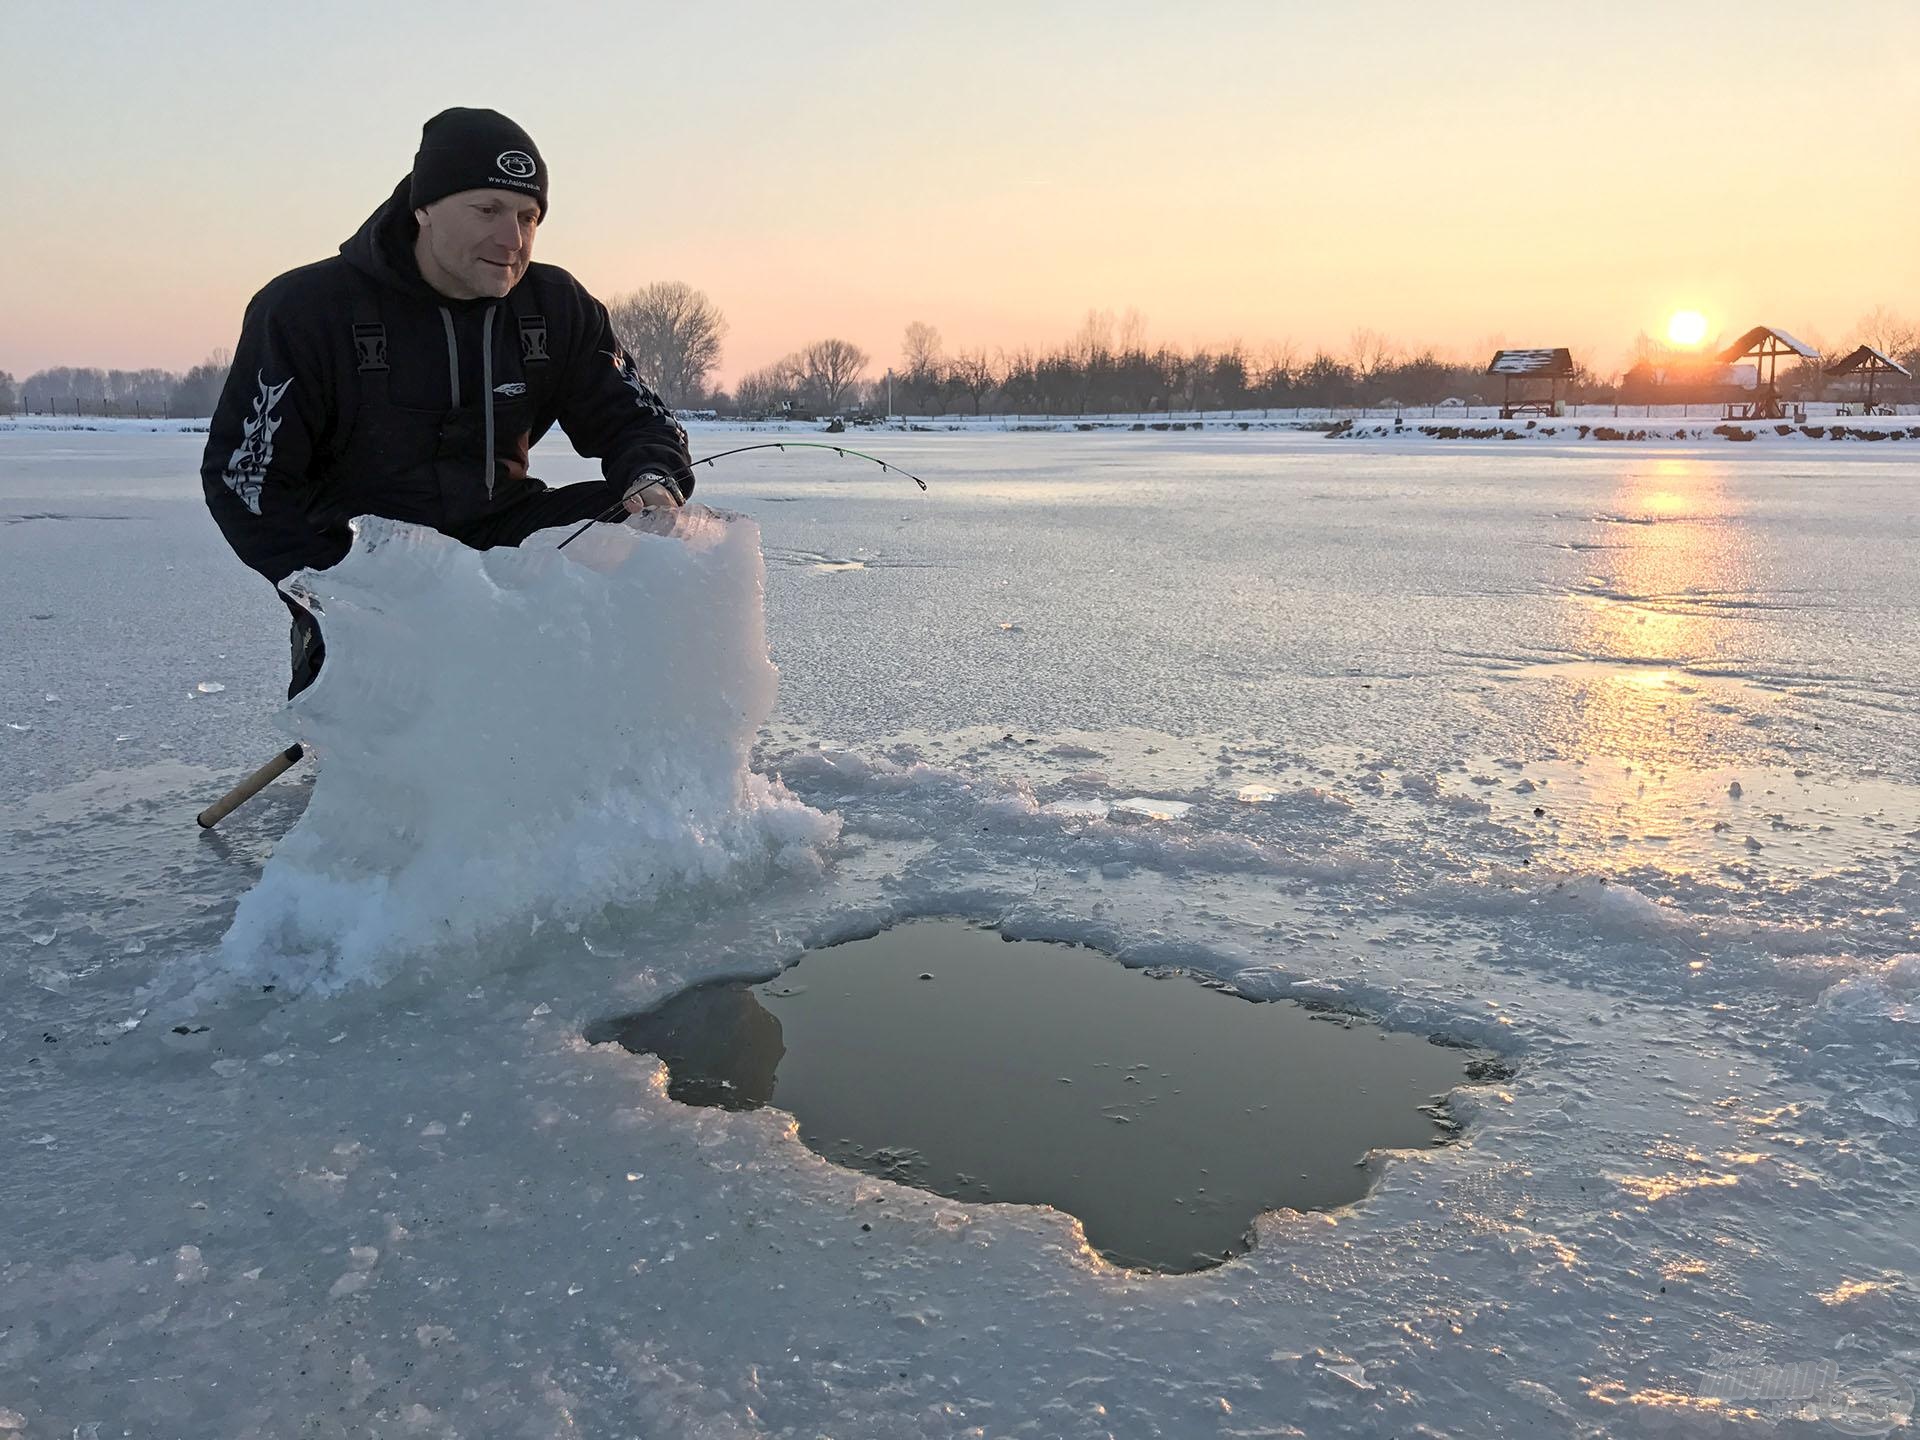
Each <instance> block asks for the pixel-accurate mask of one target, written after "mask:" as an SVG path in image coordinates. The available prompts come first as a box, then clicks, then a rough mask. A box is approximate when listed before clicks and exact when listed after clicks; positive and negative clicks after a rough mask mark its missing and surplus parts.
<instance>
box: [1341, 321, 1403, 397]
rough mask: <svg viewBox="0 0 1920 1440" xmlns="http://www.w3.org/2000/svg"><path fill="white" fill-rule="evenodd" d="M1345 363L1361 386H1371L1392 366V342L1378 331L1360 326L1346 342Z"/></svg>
mask: <svg viewBox="0 0 1920 1440" xmlns="http://www.w3.org/2000/svg"><path fill="white" fill-rule="evenodd" d="M1347 363H1348V364H1349V365H1350V366H1351V367H1352V368H1353V373H1354V374H1355V376H1357V377H1358V378H1359V380H1360V383H1361V384H1363V385H1368V384H1371V383H1372V382H1373V381H1374V380H1375V379H1376V378H1378V376H1379V374H1380V372H1381V371H1382V370H1385V369H1386V368H1387V367H1388V366H1389V365H1391V364H1393V342H1392V341H1390V340H1388V339H1387V337H1386V336H1384V335H1382V334H1381V333H1380V332H1379V331H1378V330H1369V329H1368V328H1367V327H1366V326H1364V325H1362V326H1361V327H1360V328H1359V329H1357V330H1355V331H1354V332H1353V336H1352V338H1351V339H1350V340H1349V341H1348V342H1347Z"/></svg>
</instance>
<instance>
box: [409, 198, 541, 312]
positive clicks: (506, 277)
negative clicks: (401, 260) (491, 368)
mask: <svg viewBox="0 0 1920 1440" xmlns="http://www.w3.org/2000/svg"><path fill="white" fill-rule="evenodd" d="M414 217H415V218H416V219H417V220H419V222H420V240H419V243H418V244H417V245H416V246H415V247H414V254H415V256H416V257H417V258H418V259H419V261H420V274H421V276H422V277H423V278H424V279H425V280H426V282H427V283H428V284H429V285H431V286H432V287H433V288H434V289H436V290H438V291H439V292H440V293H441V294H442V295H445V296H447V297H448V298H449V299H452V300H478V299H481V298H482V297H485V296H492V297H494V298H496V299H497V298H499V297H500V296H502V295H505V294H506V293H507V292H508V291H509V290H511V289H513V287H514V286H515V285H517V284H519V283H520V277H521V276H522V275H525V274H526V273H527V266H528V264H529V263H531V261H532V260H533V235H534V231H536V230H537V229H539V227H540V204H539V202H538V201H536V200H535V199H534V198H533V197H532V196H531V195H522V194H520V193H519V192H518V191H514V190H491V189H488V190H462V191H461V192H460V193H459V194H457V195H449V196H447V197H446V198H445V199H444V200H436V201H434V202H433V204H431V205H429V206H427V207H426V208H425V209H422V210H416V211H415V212H414Z"/></svg>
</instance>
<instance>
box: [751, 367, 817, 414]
mask: <svg viewBox="0 0 1920 1440" xmlns="http://www.w3.org/2000/svg"><path fill="white" fill-rule="evenodd" d="M805 384H806V371H805V368H804V366H802V364H801V362H800V357H799V355H797V354H795V355H784V356H782V357H781V358H780V359H778V360H776V361H774V362H773V363H772V364H771V365H763V366H761V367H760V368H759V369H758V370H752V371H749V372H748V373H747V374H745V375H742V376H741V377H740V383H739V385H738V386H736V387H735V389H734V403H735V404H737V405H738V406H739V407H740V413H741V414H743V415H771V414H774V413H776V412H778V411H781V410H791V409H793V408H794V407H795V406H796V405H798V404H799V403H800V400H801V391H802V390H803V389H804V387H805Z"/></svg>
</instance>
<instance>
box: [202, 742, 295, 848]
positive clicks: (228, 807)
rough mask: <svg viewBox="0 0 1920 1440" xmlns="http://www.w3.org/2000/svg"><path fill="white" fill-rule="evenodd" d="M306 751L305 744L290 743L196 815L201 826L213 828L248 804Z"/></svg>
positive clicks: (206, 828) (205, 828) (290, 767)
mask: <svg viewBox="0 0 1920 1440" xmlns="http://www.w3.org/2000/svg"><path fill="white" fill-rule="evenodd" d="M306 753H307V751H306V747H305V746H302V745H289V746H288V747H287V748H286V749H284V750H282V751H281V752H280V753H279V754H278V755H276V756H274V757H273V759H271V760H269V761H268V762H267V763H266V764H264V765H262V766H261V767H260V768H259V769H258V770H256V771H254V772H253V773H252V774H251V775H249V776H247V778H246V779H244V780H242V781H241V782H240V783H239V784H238V785H236V786H234V787H233V789H231V790H229V791H228V792H227V793H226V794H224V795H222V796H221V797H220V798H219V799H218V800H216V801H214V802H213V804H211V805H209V806H208V807H207V808H206V809H204V810H202V811H201V812H200V814H199V815H198V816H197V817H195V818H197V819H198V820H199V822H200V828H201V829H202V830H211V829H212V828H213V827H214V826H216V825H218V824H219V823H220V822H221V821H222V820H224V819H226V818H227V816H229V815H231V814H232V813H233V812H234V811H235V810H238V809H239V808H240V807H241V806H242V805H244V804H246V803H247V801H249V800H251V799H252V798H253V797H254V796H256V795H258V794H259V793H260V792H261V791H262V790H264V789H266V788H267V786H268V785H270V784H272V783H273V782H274V781H275V780H277V779H279V778H280V777H281V776H282V775H284V774H286V773H287V771H289V770H291V769H292V768H293V767H294V766H295V765H297V764H299V763H300V757H301V756H303V755H305V754H306Z"/></svg>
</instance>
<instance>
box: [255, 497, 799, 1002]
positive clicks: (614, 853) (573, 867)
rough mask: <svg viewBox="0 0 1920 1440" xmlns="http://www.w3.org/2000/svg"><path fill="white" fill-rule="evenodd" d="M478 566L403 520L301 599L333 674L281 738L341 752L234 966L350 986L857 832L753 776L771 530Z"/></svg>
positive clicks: (542, 545) (599, 531)
mask: <svg viewBox="0 0 1920 1440" xmlns="http://www.w3.org/2000/svg"><path fill="white" fill-rule="evenodd" d="M669 532H670V533H666V534H649V533H643V532H641V531H638V530H635V529H632V528H629V527H626V526H604V525H603V526H596V527H594V529H593V530H592V531H590V532H588V533H587V534H585V535H583V536H582V537H581V538H580V539H579V540H578V541H577V542H576V543H574V544H573V545H571V546H570V547H568V548H567V549H566V550H560V549H558V548H556V544H555V542H556V540H557V539H558V538H559V537H558V534H557V532H556V533H553V534H543V535H538V536H535V537H533V539H531V540H530V541H528V542H527V544H526V545H525V546H523V547H521V548H519V549H498V550H490V551H485V552H481V551H476V550H471V549H468V548H467V547H465V546H463V545H461V544H459V543H458V542H456V541H453V540H450V539H448V538H446V537H445V536H442V535H440V534H438V533H436V532H434V531H431V530H426V529H423V528H421V527H418V526H413V525H406V524H401V523H398V522H394V521H389V520H379V519H364V520H361V521H359V522H356V537H355V541H354V547H353V550H352V553H351V554H349V555H348V557H347V558H346V559H345V560H344V561H342V562H341V563H340V564H339V565H337V566H334V567H333V568H332V569H329V570H326V571H319V572H314V571H307V572H302V573H301V574H299V575H297V576H295V577H293V578H292V579H291V580H290V581H289V582H288V583H289V586H290V587H291V588H292V589H293V590H295V591H296V592H298V593H300V594H304V595H305V596H307V597H309V598H310V600H311V602H312V603H313V605H314V606H315V607H316V608H317V610H318V611H319V613H320V616H321V625H322V630H323V634H324V635H325V637H326V643H327V660H326V665H325V667H324V669H323V670H322V672H321V675H320V678H319V680H318V681H317V682H316V683H315V684H314V685H313V686H311V687H310V688H309V689H307V690H306V691H305V692H303V693H302V694H301V695H300V696H299V697H298V698H297V699H295V700H294V701H293V702H291V703H290V705H289V706H288V708H287V710H286V712H285V713H284V715H283V716H282V717H281V719H280V721H279V723H280V726H281V728H282V729H284V730H285V731H286V732H287V733H288V734H289V735H292V736H295V737H298V738H300V739H302V740H305V741H307V742H308V743H309V744H311V745H312V746H313V747H314V748H315V749H316V750H317V751H318V752H319V755H320V763H319V770H320V774H319V779H318V781H317V782H316V784H315V787H314V793H313V797H312V800H311V802H310V803H309V804H308V806H307V809H306V813H305V814H304V815H303V816H302V817H301V819H300V821H299V823H298V824H297V825H296V826H295V827H294V828H293V830H292V831H291V832H289V833H288V835H287V836H286V837H285V839H284V840H282V841H281V843H280V845H279V847H278V848H277V850H276V851H275V852H274V855H273V859H272V861H271V862H270V863H269V864H268V866H267V868H266V871H265V873H264V874H263V875H262V876H261V879H260V883H259V884H258V885H257V886H255V887H254V889H253V890H252V891H251V892H249V893H248V894H247V895H246V896H245V897H244V898H243V899H242V900H241V902H240V906H239V910H238V912H237V914H236V915H235V918H234V923H233V926H232V929H231V930H230V931H229V932H228V934H227V936H226V938H225V941H224V942H223V946H222V960H223V962H224V963H223V969H226V970H228V971H237V972H239V973H241V974H244V975H247V976H250V977H265V976H267V975H269V974H271V975H273V976H275V977H277V978H278V979H279V980H280V981H281V982H282V983H284V984H285V985H287V986H288V987H289V988H293V989H302V988H309V987H319V988H323V989H328V988H336V987H338V986H339V985H341V984H345V983H350V982H352V981H354V980H356V979H361V978H368V977H371V976H374V975H376V974H377V973H378V971H379V969H380V967H381V966H382V965H383V964H384V963H387V962H390V961H392V960H393V958H394V957H396V956H398V955H401V954H405V953H407V952H412V951H418V950H421V949H423V948H429V947H441V946H448V945H455V946H458V945H469V944H472V943H474V942H475V941H477V940H479V939H481V938H483V937H484V936H486V935H487V934H488V933H489V932H491V931H493V930H496V929H498V928H499V927H500V926H502V925H503V924H506V923H508V922H511V923H512V924H514V925H515V926H518V927H521V928H522V929H524V928H525V927H526V926H527V925H530V924H533V925H537V924H538V923H540V922H542V921H543V920H546V919H549V918H555V917H558V918H563V919H564V918H571V917H575V916H578V915H580V914H582V913H585V912H587V911H590V910H592V909H593V908H596V907H598V906H600V905H602V904H605V903H607V902H609V901H613V900H625V901H633V900H636V899H644V898H645V897H646V896H648V895H650V894H654V893H657V892H658V891H659V890H660V889H661V888H662V887H667V886H674V885H685V884H689V883H694V884H703V883H712V882H721V881H724V880H727V879H729V878H730V877H737V876H738V875H739V872H742V871H743V870H744V871H748V872H763V871H765V870H766V869H767V868H768V867H784V868H787V869H792V868H796V867H798V868H802V869H804V868H806V867H811V866H816V865H818V864H819V863H820V862H819V852H818V847H819V846H821V845H822V844H825V843H827V842H829V841H830V840H831V839H832V837H833V835H834V833H835V830H836V825H837V822H835V821H833V820H831V819H829V818H828V817H826V816H824V815H821V814H819V813H818V812H816V811H813V810H810V809H808V808H807V807H805V806H804V805H801V804H800V803H799V802H798V801H796V800H794V799H793V798H792V797H791V796H789V795H788V794H787V793H786V792H785V790H784V789H782V788H781V787H780V786H779V784H778V783H777V782H773V781H769V780H767V779H765V778H763V777H761V776H758V775H755V774H753V773H752V772H751V771H750V769H749V767H748V749H749V747H750V745H751V743H752V740H753V736H754V733H755V732H756V731H757V730H758V729H759V727H760V725H761V724H762V723H763V722H764V721H765V720H766V718H767V716H768V714H769V712H770V711H771V709H772V707H773V701H774V694H775V688H776V682H777V675H776V672H775V670H774V667H773V665H772V663H771V662H770V661H769V660H768V658H767V645H766V635H765V623H764V614H763V608H762V576H763V571H762V564H761V558H760V543H759V541H760V532H759V527H758V526H757V525H755V524H754V523H753V522H752V521H750V520H747V519H744V518H739V517H733V516H725V515H722V514H719V513H718V512H714V511H711V510H707V509H705V508H704V507H691V508H690V509H689V510H688V511H687V512H686V513H685V514H683V515H682V516H680V517H678V518H677V520H676V522H675V523H674V524H673V525H672V526H670V527H669Z"/></svg>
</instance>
